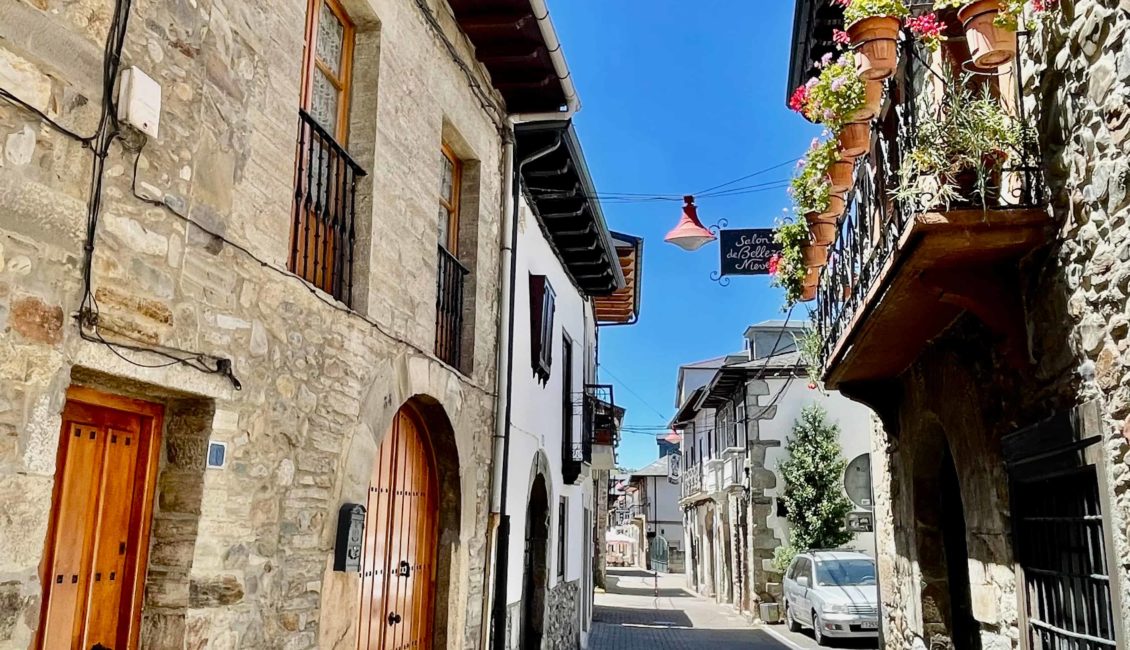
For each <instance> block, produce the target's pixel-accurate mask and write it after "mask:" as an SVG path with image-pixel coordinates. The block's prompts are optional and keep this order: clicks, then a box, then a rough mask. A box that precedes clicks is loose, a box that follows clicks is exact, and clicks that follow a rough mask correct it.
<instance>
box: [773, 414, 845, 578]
mask: <svg viewBox="0 0 1130 650" xmlns="http://www.w3.org/2000/svg"><path fill="white" fill-rule="evenodd" d="M788 451H789V457H788V458H787V459H785V460H784V461H782V462H781V465H780V471H781V476H782V478H783V479H784V481H785V489H784V492H783V495H782V498H783V499H784V502H785V512H786V513H787V515H786V516H787V519H788V521H789V528H790V536H791V540H790V542H789V544H787V545H785V546H782V547H780V548H778V549H777V550H776V552H775V553H774V560H775V564H776V565H777V566H778V568H779V569H781V570H784V568H785V567H787V566H788V564H789V562H791V561H792V559H793V556H795V555H796V554H797V553H800V552H803V551H806V550H809V549H814V548H836V547H839V546H841V545H843V544H846V543H847V542H849V541H851V538H852V533H851V532H850V531H849V530H848V529H847V515H848V513H849V512H851V502H850V501H848V498H847V495H845V494H844V488H843V477H844V470H845V469H846V467H847V460H845V459H844V456H843V450H842V449H841V448H840V428H839V427H838V426H836V425H835V424H832V423H830V422H828V414H827V413H826V412H825V411H824V409H823V408H822V407H821V406H819V405H817V404H812V405H810V406H806V407H805V408H804V409H803V410H802V411H801V413H800V418H799V419H798V420H797V421H796V422H795V423H794V424H793V432H792V434H791V435H790V436H789V441H788Z"/></svg>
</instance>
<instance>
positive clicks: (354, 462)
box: [0, 0, 564, 648]
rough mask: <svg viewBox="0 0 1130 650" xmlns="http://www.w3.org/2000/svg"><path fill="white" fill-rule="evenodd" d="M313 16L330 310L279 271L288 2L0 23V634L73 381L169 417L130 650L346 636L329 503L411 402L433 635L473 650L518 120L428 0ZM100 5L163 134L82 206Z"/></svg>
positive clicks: (290, 103)
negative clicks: (341, 212) (426, 452)
mask: <svg viewBox="0 0 1130 650" xmlns="http://www.w3.org/2000/svg"><path fill="white" fill-rule="evenodd" d="M332 4H333V5H334V7H336V8H337V9H340V10H342V11H344V12H345V13H346V14H348V17H349V19H350V20H351V21H352V25H353V28H354V30H355V32H354V39H353V41H354V43H353V58H352V77H353V83H352V88H353V90H352V93H351V97H350V109H349V111H348V114H347V115H348V123H349V130H348V142H347V143H342V144H343V145H345V147H346V149H347V150H348V153H349V155H350V156H352V158H353V159H355V160H356V162H357V164H358V165H359V166H360V168H362V169H363V170H364V171H365V172H367V173H366V175H365V176H364V177H359V178H358V181H357V193H356V198H355V200H354V203H353V205H352V208H353V210H354V211H355V219H356V223H355V227H356V233H355V237H356V239H355V243H353V244H352V251H351V252H352V260H351V263H352V287H351V290H347V291H345V292H344V293H343V292H340V291H335V292H326V291H322V290H321V289H320V288H319V286H322V285H321V284H319V280H318V279H317V278H314V281H313V282H308V281H306V280H304V279H302V278H301V277H299V275H298V274H296V273H294V272H292V271H291V270H288V269H292V268H294V264H293V250H294V246H295V243H294V235H293V232H292V230H293V231H294V232H297V228H295V226H294V221H295V219H296V217H295V216H294V215H295V208H294V206H295V177H296V163H297V165H299V169H301V165H302V163H301V160H297V161H296V146H295V144H296V133H297V127H298V124H299V117H298V110H297V109H298V108H299V98H300V96H301V94H302V88H303V70H304V66H303V56H304V55H303V52H304V41H305V38H306V30H307V18H308V16H307V12H308V8H309V7H308V3H307V1H306V0H285V1H284V0H270V1H267V0H252V1H243V0H240V1H234V0H207V1H197V0H187V1H182V0H173V1H169V2H156V1H147V0H139V1H137V2H133V3H132V7H131V6H130V3H129V2H118V3H115V2H114V1H112V0H100V1H97V2H84V3H73V2H63V1H56V0H36V1H34V2H30V3H28V2H19V1H16V2H12V1H11V0H8V1H6V2H4V3H3V6H0V43H2V45H0V89H3V91H5V92H6V93H10V96H12V97H15V98H18V100H19V103H22V104H23V106H17V105H16V104H15V103H13V102H11V101H0V377H2V381H0V432H2V435H0V438H2V439H3V441H4V442H3V444H2V445H0V498H2V499H3V501H4V502H5V503H7V504H9V506H8V507H7V508H6V509H5V513H4V515H3V516H2V517H0V540H2V544H0V546H3V548H4V552H3V553H0V603H3V606H2V607H0V647H3V648H27V647H29V646H31V645H32V644H33V640H34V638H35V637H36V634H37V629H38V627H39V625H40V619H41V610H42V608H43V594H44V584H43V582H42V579H41V574H40V565H41V560H42V559H43V557H44V553H45V539H47V536H48V528H49V525H50V522H51V521H52V516H53V515H52V502H53V496H52V495H53V489H55V487H54V486H55V485H56V483H57V482H58V481H60V480H61V479H59V478H58V476H59V474H58V472H57V470H58V467H57V458H59V457H60V456H59V453H60V452H59V449H60V444H59V443H60V435H61V434H60V430H61V426H62V423H63V415H62V414H63V412H64V407H65V404H67V403H68V400H67V396H68V394H69V393H68V391H70V394H72V395H74V394H76V393H75V391H76V390H86V389H94V390H96V391H98V393H99V394H108V395H113V396H118V397H116V399H120V398H121V397H125V398H129V399H134V400H142V401H144V402H145V403H150V404H155V405H157V407H158V408H160V409H162V410H163V417H164V423H165V426H164V430H163V432H162V435H161V436H160V440H161V446H160V449H158V450H156V457H157V459H158V461H157V463H156V467H155V468H154V485H155V487H154V491H153V493H152V494H150V497H149V498H151V500H152V504H153V505H152V527H151V540H150V544H149V546H148V564H147V566H146V565H145V564H142V568H143V570H144V579H143V583H144V598H143V605H142V606H141V607H140V618H139V621H140V628H139V632H138V634H137V637H135V642H136V641H138V640H139V642H140V645H141V647H162V648H174V647H175V648H180V647H209V648H315V647H318V648H353V647H356V645H357V635H358V630H357V629H356V628H357V618H358V615H357V612H358V611H359V609H360V607H361V603H360V601H359V599H360V576H359V575H358V574H357V573H356V572H344V571H335V570H334V564H335V536H336V535H337V526H338V512H339V507H340V506H341V505H342V504H344V503H350V502H352V503H365V500H366V495H367V493H369V492H370V481H371V477H372V475H373V467H374V464H375V459H376V455H377V451H378V449H379V448H380V446H381V444H382V440H384V439H385V437H386V432H388V431H390V427H391V426H392V425H393V422H394V419H395V418H397V417H398V414H400V413H402V412H403V409H404V408H405V407H410V408H411V409H412V411H413V412H414V413H416V414H417V417H418V418H419V420H420V422H421V423H422V426H425V427H426V428H427V430H428V433H429V435H430V436H431V441H430V444H431V446H432V448H433V449H434V452H435V456H436V460H435V468H434V469H435V471H436V473H437V474H438V479H437V480H438V485H439V487H440V492H441V496H440V497H439V498H438V509H439V516H438V523H437V524H436V525H437V530H438V538H437V539H438V543H437V547H438V551H437V557H436V558H435V564H436V569H435V571H436V576H437V587H436V588H437V593H436V596H435V599H436V602H437V603H438V605H437V607H436V608H435V613H434V616H435V618H434V629H435V633H434V638H433V640H432V643H433V645H434V647H437V648H438V647H451V648H456V647H458V648H473V647H480V646H481V638H482V637H483V635H484V634H485V632H484V604H483V603H484V594H485V593H487V589H488V585H486V584H484V581H485V571H484V568H485V567H486V565H487V564H488V562H489V558H488V556H487V554H488V544H487V540H488V538H489V534H490V531H489V530H488V522H489V511H490V495H489V493H490V481H491V467H492V457H491V451H492V443H491V441H492V434H493V430H494V424H495V420H494V408H495V390H496V389H495V386H496V363H495V359H496V354H497V347H498V341H497V323H498V313H499V295H498V294H499V283H500V267H501V265H500V262H499V248H500V241H501V237H502V233H500V222H501V218H502V212H503V208H504V205H505V204H506V197H505V196H504V190H503V185H504V177H505V175H506V174H505V172H506V159H505V147H506V140H507V136H506V128H504V127H505V124H504V118H505V115H506V111H507V110H508V109H509V110H534V109H530V108H523V107H520V106H517V105H510V103H511V100H512V97H509V96H505V93H500V92H499V91H497V90H495V89H494V88H493V87H492V75H491V74H488V73H487V70H486V69H485V68H484V66H483V65H481V64H479V63H478V62H477V61H476V59H475V49H474V44H473V43H472V41H471V40H470V39H469V37H468V34H467V33H465V31H464V30H462V29H461V27H460V24H459V23H458V22H457V16H460V15H461V14H460V12H455V13H454V14H453V11H452V9H451V7H449V6H448V4H447V3H446V2H443V1H442V0H441V1H439V2H435V1H428V2H425V1H424V0H420V1H419V2H415V1H412V0H343V1H342V2H341V3H340V7H339V6H338V4H339V3H332ZM452 4H453V5H454V4H456V3H452ZM464 4H465V3H464ZM317 6H318V7H322V6H323V5H321V4H319V5H317ZM461 6H462V5H461ZM123 7H124V10H123V11H124V15H126V16H128V26H127V27H126V28H125V33H124V37H123V49H122V53H121V64H122V67H123V68H129V67H131V66H136V67H137V68H138V69H140V70H142V71H143V72H144V73H145V74H147V75H148V76H150V77H152V78H153V79H154V80H155V81H156V82H157V84H159V85H160V95H161V107H160V127H159V135H158V136H157V137H150V138H149V139H148V140H147V141H146V140H145V139H144V138H142V137H141V136H140V135H139V134H138V133H137V132H136V131H135V130H133V128H132V127H130V126H127V125H126V124H124V123H123V124H121V125H120V127H119V129H118V130H119V131H120V133H119V135H118V137H117V138H116V139H113V140H112V142H111V144H110V145H109V147H108V149H107V151H106V155H105V158H104V161H105V168H104V170H103V171H102V173H96V174H95V177H96V179H97V185H98V186H99V187H98V189H99V190H100V192H96V193H94V194H93V195H92V193H91V189H92V187H91V173H90V169H91V159H92V155H91V150H90V149H91V147H95V148H97V147H98V143H91V142H89V141H85V140H84V141H81V142H80V141H77V140H76V139H75V137H71V136H76V137H78V138H85V137H87V136H89V134H91V133H95V132H96V129H97V128H98V126H99V121H100V109H101V108H102V107H103V106H104V84H103V82H104V80H103V66H104V64H106V61H107V59H106V58H104V56H103V45H104V41H106V39H107V33H108V31H109V30H110V29H111V26H112V25H114V24H115V9H116V8H117V9H122V8H123ZM119 18H120V16H119ZM527 26H530V27H532V29H534V30H535V33H536V30H537V26H536V21H533V22H528V23H527ZM476 38H484V37H483V36H481V35H476ZM110 58H112V57H110ZM492 73H494V74H493V78H494V79H495V81H497V80H498V78H499V77H500V73H499V72H498V71H492ZM111 83H113V80H111ZM111 87H112V86H111ZM113 92H115V91H111V93H113ZM529 97H530V96H529V95H526V96H524V98H519V99H523V101H525V106H527V107H528V106H530V105H531V103H532V102H531V101H529ZM549 103H550V104H551V105H552V110H557V108H559V107H560V105H562V104H563V103H564V102H562V101H556V102H553V101H551V102H549ZM29 109H30V110H29ZM547 110H549V109H547ZM33 111H38V112H40V113H42V114H43V115H44V116H46V118H47V119H49V120H51V121H52V123H54V124H56V125H59V126H61V127H62V129H66V130H68V131H70V132H71V133H70V135H67V134H65V133H63V132H61V129H59V128H52V127H51V126H50V124H51V123H49V122H48V121H46V120H43V119H40V117H39V116H37V115H36V114H34V112H33ZM111 112H112V111H111ZM341 115H342V116H344V115H346V113H344V112H343V113H342V114H341ZM443 147H447V149H448V150H449V151H450V152H452V153H451V154H450V155H452V156H454V157H455V158H457V159H458V161H459V162H460V166H461V167H462V174H461V177H459V180H458V181H457V183H458V184H459V187H458V189H459V190H460V191H459V205H458V213H459V214H458V224H459V225H458V231H457V233H456V238H457V240H458V244H459V246H458V248H459V251H460V252H459V255H458V258H459V262H460V263H461V264H462V265H464V266H465V267H466V268H467V269H468V275H467V278H466V282H465V284H464V285H463V290H464V293H463V297H462V298H463V308H462V313H461V316H462V327H463V330H462V333H461V342H462V346H461V351H460V353H459V354H457V355H455V356H454V357H453V356H451V355H444V356H445V358H446V362H445V361H442V360H441V359H440V356H441V355H439V354H438V353H437V332H436V331H437V302H438V301H437V268H439V267H438V260H437V255H438V254H439V253H438V252H437V239H438V237H437V233H438V232H439V231H440V228H441V224H440V223H439V220H438V219H437V210H436V205H437V200H438V197H440V196H441V192H443V191H444V190H443V189H442V184H443V180H444V179H443V173H444V172H443V166H442V165H441V164H440V162H441V160H442V157H441V149H442V148H443ZM297 157H298V158H300V156H297ZM326 183H327V187H328V186H329V183H330V181H328V180H327V181H326ZM326 191H327V192H328V191H329V190H328V189H327V190H326ZM92 196H93V197H94V198H93V199H92ZM98 198H100V199H101V205H100V209H98V210H96V211H95V212H96V213H97V215H98V220H97V224H96V227H94V228H93V233H92V235H91V236H90V237H89V238H88V235H87V228H88V221H87V215H88V210H91V204H92V200H97V199H98ZM326 237H329V235H326ZM336 241H337V240H335V242H336ZM323 245H325V244H323ZM335 245H336V244H335ZM84 246H91V247H92V248H91V249H90V250H91V255H92V259H91V265H90V267H91V271H90V273H89V277H88V278H87V277H84V275H85V274H84V263H83V258H84ZM323 250H324V249H323ZM322 254H323V255H326V254H327V253H324V252H323V253H322ZM315 284H318V286H315ZM331 294H333V295H331ZM84 309H85V310H86V311H85V312H84V311H83V310H84ZM95 310H96V318H95ZM79 316H81V318H79ZM80 321H81V323H80ZM80 325H81V329H80ZM153 350H157V351H159V354H158V353H154V352H153ZM213 443H220V444H219V445H214V444H213ZM220 446H222V447H223V451H225V452H226V453H225V457H224V459H223V462H222V464H221V465H220V466H218V467H212V466H211V465H212V462H210V461H215V460H217V458H216V457H214V456H213V454H214V453H216V452H217V451H219V447H220ZM60 583H62V581H61V576H60ZM115 647H116V646H115Z"/></svg>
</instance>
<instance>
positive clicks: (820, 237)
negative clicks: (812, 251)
mask: <svg viewBox="0 0 1130 650" xmlns="http://www.w3.org/2000/svg"><path fill="white" fill-rule="evenodd" d="M836 229H837V228H836V224H835V223H834V222H828V221H817V222H816V223H810V224H808V236H809V237H810V238H811V239H812V243H813V244H816V245H817V246H831V245H832V242H834V241H836Z"/></svg>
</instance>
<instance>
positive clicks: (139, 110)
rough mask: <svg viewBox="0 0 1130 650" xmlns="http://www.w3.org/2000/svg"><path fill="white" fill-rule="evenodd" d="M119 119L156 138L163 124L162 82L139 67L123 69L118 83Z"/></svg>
mask: <svg viewBox="0 0 1130 650" xmlns="http://www.w3.org/2000/svg"><path fill="white" fill-rule="evenodd" d="M118 119H119V120H121V121H122V122H125V123H127V124H132V125H133V126H134V127H136V128H137V130H139V131H141V132H142V133H144V134H145V135H147V136H149V137H151V138H153V139H154V140H156V139H157V127H158V126H159V125H160V124H161V84H159V83H157V82H156V81H154V80H153V78H152V77H150V76H149V75H147V74H145V73H144V72H142V71H141V70H139V69H138V68H137V67H131V68H129V69H127V70H125V71H123V72H122V79H121V83H120V84H119V85H118Z"/></svg>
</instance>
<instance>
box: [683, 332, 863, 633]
mask: <svg viewBox="0 0 1130 650" xmlns="http://www.w3.org/2000/svg"><path fill="white" fill-rule="evenodd" d="M803 331H804V330H803V327H798V326H793V327H786V324H785V323H783V322H775V321H770V322H766V323H760V324H758V325H754V326H752V327H750V328H749V329H748V330H746V333H745V350H744V351H743V352H741V353H737V354H733V355H728V356H725V357H718V358H715V359H709V360H706V361H701V362H696V363H691V364H687V365H685V366H682V367H681V368H680V369H679V379H678V385H677V387H676V397H677V401H678V406H679V410H678V412H677V413H676V416H675V418H674V420H673V426H674V427H675V428H676V429H677V430H678V431H680V432H681V433H682V434H683V446H682V450H683V462H684V464H685V466H686V470H685V471H684V473H683V480H682V490H681V498H680V501H679V503H680V505H681V506H682V509H683V514H684V522H685V544H686V548H687V561H686V569H685V571H686V575H687V580H688V584H689V585H690V586H691V587H692V588H694V589H695V590H697V591H699V592H700V593H702V594H704V595H709V596H713V597H715V598H716V599H717V600H718V601H720V602H727V603H732V604H734V606H735V607H736V608H738V609H740V610H742V611H750V612H752V613H754V614H757V613H758V611H757V610H758V604H759V603H761V602H773V601H774V600H775V599H776V598H777V597H778V596H779V582H780V575H779V573H778V572H777V571H776V569H775V568H774V567H773V564H772V557H773V551H774V549H776V548H777V547H778V546H780V545H782V544H785V543H787V542H788V541H789V526H788V521H787V520H786V518H785V512H784V509H783V507H782V502H781V498H780V497H781V494H782V492H783V489H784V483H783V481H782V480H781V476H780V473H779V469H778V468H779V466H780V463H781V462H782V461H784V460H785V459H786V458H787V457H788V449H787V440H788V436H789V434H790V433H791V431H792V428H793V424H794V423H795V421H796V419H797V418H798V417H799V415H800V412H801V410H802V409H803V408H804V407H805V406H808V405H809V404H812V403H817V404H820V405H821V406H822V407H823V408H824V409H825V411H826V412H827V414H828V418H829V420H830V421H831V422H833V423H835V424H837V425H838V426H839V428H840V445H841V447H842V449H843V453H844V456H845V458H846V459H847V461H848V468H847V471H846V472H845V476H844V489H845V491H846V493H847V495H848V497H849V499H850V500H851V501H852V503H853V506H854V510H853V512H852V513H851V514H850V515H849V517H848V521H847V522H845V525H847V526H848V527H849V529H851V530H854V531H855V532H856V535H855V537H854V539H853V540H852V541H851V542H850V543H849V544H848V545H847V546H848V547H850V548H853V549H856V550H860V551H863V552H865V553H868V554H871V555H874V553H875V542H874V533H873V529H874V522H873V516H872V507H873V505H872V498H871V471H870V456H869V449H870V443H869V441H870V431H871V415H870V412H869V411H868V410H867V409H866V408H864V407H862V406H860V405H858V404H856V403H854V402H852V401H850V400H848V399H847V398H845V397H843V396H842V395H840V394H839V393H835V392H831V393H825V392H822V391H820V390H818V389H816V388H815V387H813V386H810V385H809V380H808V378H807V372H806V370H805V368H804V367H803V364H802V362H801V359H800V355H799V353H798V352H797V342H796V339H797V338H798V337H799V336H801V335H802V334H803Z"/></svg>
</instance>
